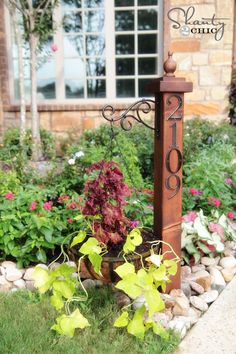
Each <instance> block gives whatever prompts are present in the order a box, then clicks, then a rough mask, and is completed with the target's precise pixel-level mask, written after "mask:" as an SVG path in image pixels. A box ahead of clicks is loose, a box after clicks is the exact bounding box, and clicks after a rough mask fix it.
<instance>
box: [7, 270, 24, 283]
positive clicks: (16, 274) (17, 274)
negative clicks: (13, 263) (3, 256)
mask: <svg viewBox="0 0 236 354" xmlns="http://www.w3.org/2000/svg"><path fill="white" fill-rule="evenodd" d="M5 278H6V280H8V281H15V280H18V279H21V278H22V273H21V271H20V270H19V269H17V268H6V274H5Z"/></svg>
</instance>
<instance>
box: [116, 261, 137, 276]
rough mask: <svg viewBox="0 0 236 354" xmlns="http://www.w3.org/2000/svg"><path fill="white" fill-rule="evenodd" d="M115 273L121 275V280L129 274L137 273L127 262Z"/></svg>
mask: <svg viewBox="0 0 236 354" xmlns="http://www.w3.org/2000/svg"><path fill="white" fill-rule="evenodd" d="M115 272H116V273H117V274H118V275H119V277H120V278H123V277H124V276H126V275H127V274H130V273H135V267H134V265H133V264H131V263H129V262H125V263H124V264H122V265H120V266H119V267H117V268H116V269H115Z"/></svg>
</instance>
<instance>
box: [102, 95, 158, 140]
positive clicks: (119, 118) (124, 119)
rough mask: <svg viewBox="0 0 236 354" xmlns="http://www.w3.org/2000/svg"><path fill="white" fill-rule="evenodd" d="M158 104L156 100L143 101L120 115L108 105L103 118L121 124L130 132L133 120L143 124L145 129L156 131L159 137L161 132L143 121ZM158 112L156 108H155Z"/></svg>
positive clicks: (103, 112)
mask: <svg viewBox="0 0 236 354" xmlns="http://www.w3.org/2000/svg"><path fill="white" fill-rule="evenodd" d="M153 104H154V107H155V105H156V104H157V103H156V102H155V101H154V100H151V99H145V98H143V99H141V100H139V101H137V102H135V103H133V104H131V105H130V106H129V107H128V108H127V109H126V110H125V111H124V112H123V113H121V114H119V113H120V112H118V110H116V109H115V108H114V107H113V106H111V105H106V106H104V107H103V109H102V116H103V118H105V119H106V120H107V121H108V122H110V123H115V122H120V126H121V128H122V129H123V130H125V131H129V130H131V129H132V127H133V122H132V120H135V121H136V122H138V123H142V124H143V125H144V126H145V127H147V128H149V129H151V130H154V131H155V132H156V133H157V135H158V134H159V130H158V129H157V128H155V127H152V126H151V125H149V124H148V123H146V122H145V121H144V120H143V115H147V114H149V113H150V112H151V111H152V109H153V108H152V107H153ZM155 110H156V107H155Z"/></svg>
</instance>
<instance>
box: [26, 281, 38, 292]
mask: <svg viewBox="0 0 236 354" xmlns="http://www.w3.org/2000/svg"><path fill="white" fill-rule="evenodd" d="M25 285H26V289H28V290H30V291H35V290H36V289H35V287H34V281H33V280H26V281H25Z"/></svg>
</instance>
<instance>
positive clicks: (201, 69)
mask: <svg viewBox="0 0 236 354" xmlns="http://www.w3.org/2000/svg"><path fill="white" fill-rule="evenodd" d="M189 6H194V8H195V13H194V16H193V18H194V19H201V18H202V17H205V16H208V17H211V16H212V15H213V14H216V17H220V18H226V19H227V20H225V23H226V25H225V28H224V34H223V37H222V39H221V40H219V41H216V40H215V38H214V35H213V34H212V33H209V34H205V33H204V34H203V33H196V34H192V33H191V35H189V36H183V35H182V34H181V33H180V31H179V30H177V29H174V28H173V23H172V22H171V20H170V19H169V18H168V17H167V13H168V11H169V10H170V9H172V8H175V7H180V8H182V9H183V10H185V11H186V10H187V8H188V7H189ZM235 8H236V3H235V1H234V0H225V1H222V0H205V1H204V0H165V1H163V21H164V23H163V43H162V48H163V53H162V57H164V58H166V57H167V52H168V50H171V51H173V52H174V58H175V60H176V61H177V72H176V76H180V77H185V78H187V79H188V80H189V81H192V82H193V93H189V94H186V104H185V116H186V117H192V116H196V115H200V116H201V117H202V118H210V119H214V120H219V119H222V118H226V117H227V112H228V87H229V84H230V82H231V76H232V67H233V65H235V47H236V44H235V41H236V35H235V27H234V26H233V24H234V22H235ZM181 14H182V12H181V13H179V14H178V15H177V16H179V17H175V19H179V20H181V18H180V17H181ZM5 21H6V10H5V9H4V5H3V1H1V2H0V99H1V102H0V103H1V104H0V130H1V132H2V131H3V130H5V129H7V128H8V127H10V126H17V125H18V122H19V105H17V104H13V102H11V99H10V83H9V80H10V79H9V76H10V75H9V58H8V54H9V53H8V51H9V49H8V47H7V34H6V26H5ZM94 101H95V102H93V103H89V104H88V103H86V100H84V102H83V103H77V102H76V100H74V103H71V102H70V103H63V104H60V102H57V103H56V104H55V103H53V104H48V103H47V104H43V102H42V103H40V104H39V107H38V109H39V112H40V124H41V126H42V127H43V128H45V129H48V130H51V131H52V132H54V133H55V134H56V135H57V136H58V137H60V136H65V133H66V132H67V131H68V130H71V129H76V130H77V131H78V133H80V132H82V131H83V130H84V129H90V128H94V127H97V126H99V124H100V123H101V122H102V121H103V120H102V119H101V115H100V110H101V108H102V106H103V105H104V102H102V103H99V101H97V102H98V103H96V100H94ZM133 101H134V100H133V99H130V103H132V102H133ZM107 103H112V104H114V105H115V106H116V108H118V109H121V110H122V109H124V108H125V107H127V105H128V101H127V100H126V101H125V102H123V103H122V102H121V101H119V102H116V100H114V102H110V101H109V102H107ZM27 115H28V117H29V116H30V112H28V113H27ZM28 123H29V124H30V121H29V120H28Z"/></svg>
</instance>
